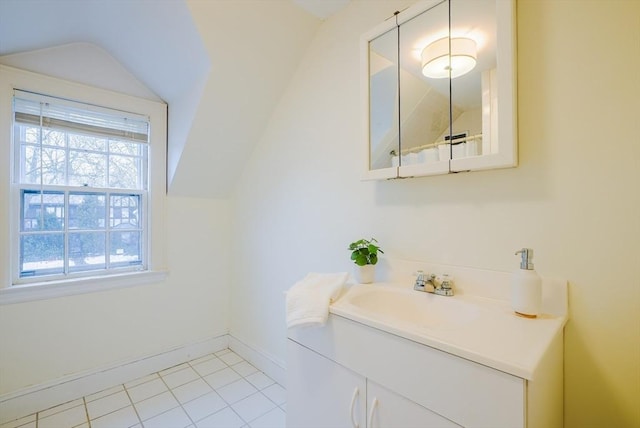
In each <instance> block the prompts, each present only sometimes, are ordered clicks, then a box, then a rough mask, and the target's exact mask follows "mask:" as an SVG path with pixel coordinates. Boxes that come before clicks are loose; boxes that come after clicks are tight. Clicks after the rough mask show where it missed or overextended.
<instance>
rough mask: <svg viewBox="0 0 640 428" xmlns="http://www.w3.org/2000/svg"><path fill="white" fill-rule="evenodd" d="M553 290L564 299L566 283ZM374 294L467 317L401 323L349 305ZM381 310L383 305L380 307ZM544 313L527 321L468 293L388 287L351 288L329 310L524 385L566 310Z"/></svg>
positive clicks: (386, 312)
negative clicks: (515, 378)
mask: <svg viewBox="0 0 640 428" xmlns="http://www.w3.org/2000/svg"><path fill="white" fill-rule="evenodd" d="M547 286H548V284H547ZM553 286H554V287H556V288H558V290H556V291H557V292H559V293H560V295H561V294H562V293H563V292H564V294H565V296H566V282H565V283H562V282H556V283H555V284H553ZM543 287H545V285H544V283H543ZM560 288H563V289H560ZM376 291H379V292H382V293H399V294H397V297H401V298H402V299H415V300H416V301H418V300H419V299H429V301H430V302H431V303H428V304H430V305H435V306H436V307H438V305H440V306H442V308H440V309H439V311H440V313H442V311H443V310H447V311H452V312H455V311H456V310H458V309H457V307H459V308H462V309H461V310H463V311H465V309H464V308H465V307H466V308H470V309H469V311H470V312H469V311H466V312H465V314H464V316H463V317H461V318H462V321H456V320H455V318H452V320H453V321H451V322H450V321H449V320H445V321H443V322H441V323H439V324H436V325H428V324H424V323H422V324H420V323H414V322H411V321H410V320H407V319H402V318H403V317H402V316H399V317H394V316H393V314H392V313H390V311H389V310H380V311H376V310H375V309H371V308H363V307H361V306H359V305H357V304H354V303H353V302H355V301H356V300H357V298H358V296H362V295H364V294H369V293H372V292H373V293H375V292H376ZM554 292H555V291H554ZM387 295H388V294H387ZM425 295H426V296H425ZM427 296H428V297H427ZM439 299H450V300H444V301H441V300H439ZM383 300H384V298H383ZM406 301H409V300H406ZM425 301H426V300H425ZM417 304H418V305H419V304H420V303H417ZM380 306H384V302H383V303H380ZM412 306H414V308H415V305H412ZM425 308H427V306H425ZM381 309H382V308H381ZM544 309H545V308H544V307H543V313H542V314H541V315H539V316H538V317H537V318H534V319H529V318H524V317H521V316H518V315H516V314H515V313H514V312H513V310H512V309H511V307H510V304H509V302H508V301H506V300H500V299H495V298H487V297H483V296H476V295H471V294H459V295H455V296H453V297H446V296H437V295H434V294H430V293H423V292H420V291H414V290H413V289H412V288H408V287H402V286H398V285H397V284H390V283H377V284H369V285H364V284H350V285H348V287H347V290H346V292H345V293H343V294H342V296H341V297H340V298H339V299H338V300H337V301H336V302H335V303H333V304H332V305H331V306H330V308H329V310H330V313H331V314H334V315H338V316H341V317H344V318H348V319H351V320H353V321H357V322H360V323H362V324H366V325H369V326H371V327H374V328H377V329H379V330H383V331H386V332H388V333H391V334H394V335H397V336H400V337H403V338H406V339H409V340H412V341H414V342H418V343H421V344H423V345H426V346H430V347H433V348H436V349H439V350H441V351H444V352H448V353H450V354H453V355H456V356H459V357H462V358H465V359H468V360H471V361H474V362H476V363H479V364H483V365H486V366H489V367H492V368H495V369H497V370H501V371H504V372H506V373H509V374H512V375H514V376H518V377H521V378H524V379H528V380H533V379H534V378H535V372H536V369H537V367H538V365H539V364H540V362H541V360H542V358H543V356H544V355H545V352H546V350H547V349H548V347H549V345H550V343H551V341H552V340H553V338H554V337H555V336H556V335H557V334H559V333H561V332H562V330H563V328H564V325H565V324H566V322H567V314H566V311H565V312H564V313H556V314H553V313H545V312H544ZM425 310H426V309H425ZM436 312H437V311H436ZM467 312H469V313H472V316H469V315H468V313H467ZM452 315H453V314H452Z"/></svg>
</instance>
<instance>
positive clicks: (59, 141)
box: [42, 129, 65, 147]
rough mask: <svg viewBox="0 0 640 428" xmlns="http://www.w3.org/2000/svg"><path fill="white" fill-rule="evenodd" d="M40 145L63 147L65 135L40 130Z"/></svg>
mask: <svg viewBox="0 0 640 428" xmlns="http://www.w3.org/2000/svg"><path fill="white" fill-rule="evenodd" d="M42 144H43V145H45V146H56V147H64V146H65V133H64V132H62V131H56V130H54V129H43V130H42Z"/></svg>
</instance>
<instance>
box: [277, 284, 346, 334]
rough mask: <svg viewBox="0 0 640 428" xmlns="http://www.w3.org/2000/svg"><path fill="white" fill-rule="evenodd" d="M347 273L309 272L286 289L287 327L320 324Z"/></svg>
mask: <svg viewBox="0 0 640 428" xmlns="http://www.w3.org/2000/svg"><path fill="white" fill-rule="evenodd" d="M347 277H348V274H347V273H346V272H340V273H309V274H307V276H305V277H304V278H303V279H302V280H301V281H298V282H296V283H295V284H294V285H293V286H292V287H291V288H290V289H289V291H287V327H289V328H291V327H295V326H322V325H324V324H325V323H326V322H327V318H328V317H329V305H330V304H331V303H332V302H333V301H334V300H335V299H337V298H338V296H339V295H340V291H341V290H342V286H343V285H344V283H345V282H346V281H347Z"/></svg>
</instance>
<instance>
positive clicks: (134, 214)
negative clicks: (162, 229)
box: [109, 195, 140, 229]
mask: <svg viewBox="0 0 640 428" xmlns="http://www.w3.org/2000/svg"><path fill="white" fill-rule="evenodd" d="M109 227H111V228H113V229H140V195H111V205H110V207H109Z"/></svg>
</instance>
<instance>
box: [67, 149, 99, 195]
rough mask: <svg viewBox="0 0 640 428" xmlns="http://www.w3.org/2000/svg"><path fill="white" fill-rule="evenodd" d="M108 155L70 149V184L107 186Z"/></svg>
mask: <svg viewBox="0 0 640 428" xmlns="http://www.w3.org/2000/svg"><path fill="white" fill-rule="evenodd" d="M106 171H107V156H106V155H103V154H99V153H91V152H83V151H78V150H69V185H70V186H91V187H105V186H106V181H107V180H106V178H107V177H106Z"/></svg>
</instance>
